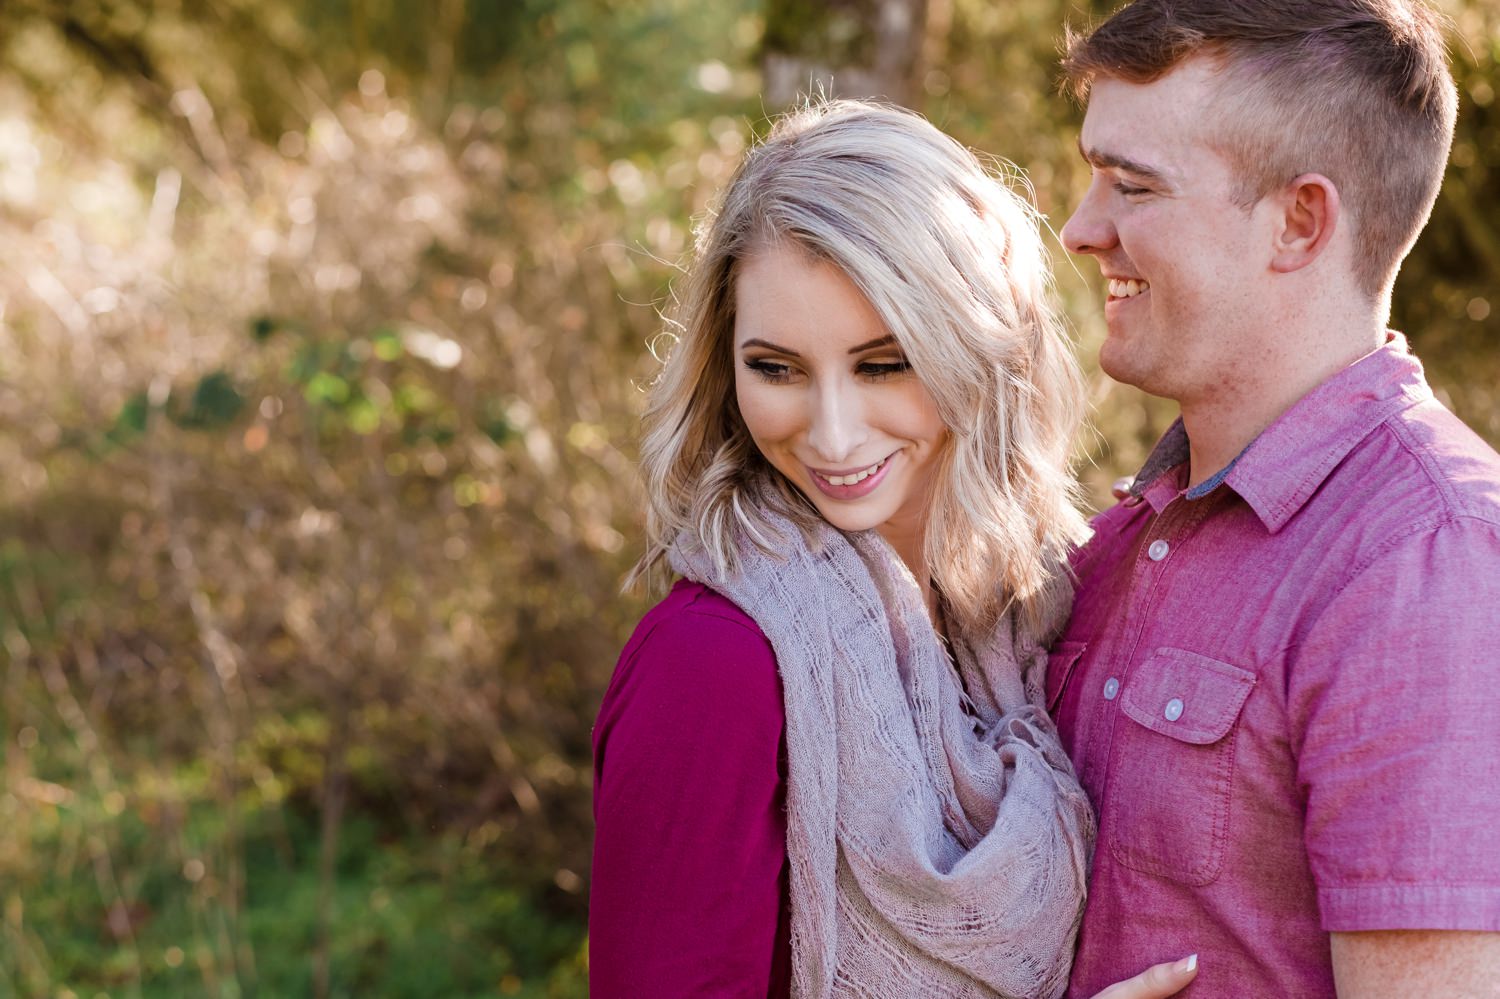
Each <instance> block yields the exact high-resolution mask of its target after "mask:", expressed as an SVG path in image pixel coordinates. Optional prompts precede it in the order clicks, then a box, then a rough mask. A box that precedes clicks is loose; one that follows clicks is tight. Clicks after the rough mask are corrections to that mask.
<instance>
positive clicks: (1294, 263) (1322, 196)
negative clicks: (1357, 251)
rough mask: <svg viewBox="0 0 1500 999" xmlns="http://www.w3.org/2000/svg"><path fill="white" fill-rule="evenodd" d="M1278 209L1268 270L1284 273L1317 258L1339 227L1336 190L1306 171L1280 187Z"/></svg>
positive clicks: (1323, 177)
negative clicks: (1278, 214)
mask: <svg viewBox="0 0 1500 999" xmlns="http://www.w3.org/2000/svg"><path fill="white" fill-rule="evenodd" d="M1277 201H1278V205H1279V208H1280V211H1281V215H1280V217H1279V218H1278V219H1277V222H1278V223H1279V224H1278V225H1277V226H1276V231H1275V241H1274V245H1273V246H1272V248H1271V251H1272V255H1271V269H1272V270H1274V271H1278V272H1280V273H1283V274H1286V273H1290V272H1291V271H1295V270H1300V269H1302V268H1303V267H1306V266H1307V265H1308V264H1310V263H1312V262H1313V261H1314V260H1316V259H1317V258H1318V255H1319V254H1321V253H1322V252H1323V251H1324V250H1326V249H1327V248H1328V244H1329V243H1330V242H1331V241H1332V240H1333V234H1334V232H1335V230H1337V229H1338V224H1339V216H1340V212H1341V207H1340V204H1339V189H1338V188H1337V187H1334V186H1333V181H1331V180H1329V179H1328V178H1327V177H1325V176H1323V175H1322V174H1320V173H1305V174H1303V175H1302V176H1300V177H1298V178H1296V179H1295V180H1293V181H1291V183H1289V184H1287V186H1286V187H1284V188H1282V189H1281V193H1280V197H1279V198H1278V199H1277Z"/></svg>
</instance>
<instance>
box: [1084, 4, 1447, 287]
mask: <svg viewBox="0 0 1500 999" xmlns="http://www.w3.org/2000/svg"><path fill="white" fill-rule="evenodd" d="M1194 56H1206V57H1209V58H1211V59H1214V60H1215V61H1217V62H1218V64H1219V67H1220V72H1221V74H1222V77H1221V79H1222V85H1221V87H1220V91H1219V94H1218V97H1217V99H1216V102H1215V111H1216V112H1217V113H1218V115H1219V119H1218V121H1216V122H1211V123H1207V125H1206V128H1205V139H1206V140H1207V141H1208V142H1209V143H1210V144H1211V145H1212V146H1213V147H1214V148H1216V149H1217V150H1218V151H1219V152H1220V153H1221V154H1223V155H1224V156H1225V157H1226V158H1227V159H1228V160H1229V162H1230V164H1231V165H1232V166H1233V167H1234V168H1235V170H1236V172H1237V173H1238V175H1239V178H1240V190H1239V192H1238V195H1237V197H1238V200H1240V201H1241V202H1242V203H1243V204H1244V205H1246V206H1249V205H1252V204H1254V203H1255V202H1256V201H1258V200H1260V199H1261V198H1262V197H1264V196H1265V195H1266V194H1268V193H1270V192H1271V191H1273V190H1275V189H1276V188H1278V187H1280V186H1281V185H1283V184H1286V183H1287V182H1288V181H1290V180H1292V179H1293V178H1294V177H1298V176H1300V175H1302V174H1304V173H1319V174H1322V175H1324V176H1326V177H1327V178H1328V179H1329V180H1331V181H1333V183H1334V185H1335V186H1336V187H1338V189H1339V193H1340V195H1341V200H1342V203H1343V206H1344V213H1345V218H1346V219H1347V220H1348V221H1349V222H1350V223H1351V227H1352V231H1353V232H1354V234H1355V237H1356V246H1357V250H1356V254H1357V256H1356V259H1355V277H1356V279H1357V280H1358V282H1359V285H1360V287H1361V288H1362V289H1363V290H1364V291H1365V292H1367V293H1368V294H1370V295H1371V296H1372V297H1378V296H1381V295H1383V294H1384V293H1385V292H1386V290H1387V289H1388V288H1389V287H1390V284H1391V282H1392V281H1394V279H1395V275H1396V270H1397V268H1398V267H1399V266H1400V264H1401V260H1402V258H1404V257H1405V256H1406V253H1407V251H1408V250H1410V249H1411V246H1412V244H1413V243H1414V242H1416V239H1417V234H1418V233H1419V232H1421V231H1422V227H1423V226H1424V225H1426V224H1427V217H1428V215H1429V214H1430V213H1431V212H1432V205H1433V202H1434V201H1435V200H1436V199H1437V192H1438V187H1439V185H1440V184H1441V183H1442V177H1443V168H1444V166H1445V165H1446V163H1447V160H1448V149H1449V147H1450V146H1451V145H1452V143H1453V124H1454V119H1455V117H1456V116H1457V106H1458V94H1457V90H1456V89H1455V87H1454V85H1453V77H1452V75H1451V74H1450V73H1449V70H1448V58H1447V49H1446V46H1445V44H1444V41H1443V19H1442V18H1441V16H1440V15H1438V14H1437V13H1435V12H1434V11H1433V10H1431V9H1430V8H1428V7H1427V6H1425V5H1424V4H1423V3H1421V2H1420V0H1136V2H1135V3H1131V4H1128V5H1126V6H1125V7H1122V8H1121V9H1120V10H1118V11H1116V12H1115V14H1114V15H1113V16H1111V17H1110V18H1109V19H1108V20H1106V21H1105V22H1104V23H1102V24H1100V25H1099V26H1098V27H1097V28H1096V29H1094V30H1093V31H1092V32H1091V33H1089V34H1087V35H1077V34H1074V33H1073V32H1071V31H1070V32H1069V35H1068V41H1067V54H1066V56H1065V57H1064V59H1063V73H1064V88H1065V89H1066V90H1067V91H1068V92H1070V93H1071V94H1072V95H1073V96H1074V97H1076V98H1078V99H1079V100H1080V101H1084V100H1087V97H1088V92H1089V87H1090V86H1091V84H1092V83H1093V82H1094V80H1096V79H1098V78H1100V77H1105V78H1110V77H1113V78H1116V79H1120V80H1125V81H1127V82H1131V83H1149V82H1151V81H1153V80H1156V79H1158V78H1160V77H1162V76H1165V75H1166V74H1167V73H1169V72H1171V70H1172V69H1173V68H1174V67H1176V66H1177V65H1178V64H1179V63H1181V62H1182V61H1183V60H1184V59H1188V58H1191V57H1194Z"/></svg>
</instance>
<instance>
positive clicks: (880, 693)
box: [671, 515, 1094, 999]
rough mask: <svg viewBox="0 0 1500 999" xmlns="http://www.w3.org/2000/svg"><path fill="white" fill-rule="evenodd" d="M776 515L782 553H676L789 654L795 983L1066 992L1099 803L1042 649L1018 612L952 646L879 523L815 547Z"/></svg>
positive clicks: (684, 569)
mask: <svg viewBox="0 0 1500 999" xmlns="http://www.w3.org/2000/svg"><path fill="white" fill-rule="evenodd" d="M766 519H767V521H769V522H770V523H771V524H773V525H774V526H775V527H776V528H777V530H778V532H779V534H780V535H781V537H780V539H779V540H778V543H777V550H778V555H777V556H768V555H766V554H764V553H763V552H761V551H760V550H759V549H757V548H755V547H754V546H752V545H750V544H748V543H745V544H742V545H741V568H740V571H739V572H738V573H737V574H735V575H733V576H731V577H730V578H724V577H723V576H721V575H720V574H719V573H717V572H716V571H715V570H714V568H713V560H712V559H711V558H709V557H708V555H707V553H706V552H705V551H704V550H703V549H702V547H701V546H698V545H697V544H695V543H693V542H691V541H689V540H686V539H683V540H679V542H678V544H677V545H676V546H675V547H674V549H673V550H672V552H671V564H672V567H673V568H674V569H675V570H676V571H677V572H679V573H680V574H682V575H683V576H686V577H687V578H688V579H691V580H695V581H697V582H699V583H702V584H703V585H704V586H707V587H709V588H711V589H713V590H716V591H717V592H719V593H722V594H723V595H724V596H726V597H728V598H729V599H730V600H732V601H734V603H735V604H737V605H738V606H739V607H740V608H741V609H742V610H744V611H745V613H747V614H749V615H750V617H752V618H753V619H754V620H755V623H756V624H757V625H759V626H760V629H761V631H763V632H764V633H765V635H766V637H767V638H768V639H769V640H770V642H771V647H772V648H773V649H774V650H775V653H776V662H777V667H778V669H779V671H780V673H781V679H782V684H783V688H784V691H785V699H786V744H787V761H788V775H787V857H788V861H789V863H790V873H791V878H790V881H791V922H792V926H791V930H792V965H793V973H792V988H793V994H794V995H796V996H798V997H799V999H803V997H817V999H823V997H827V996H835V995H864V996H878V997H880V999H901V997H908V996H909V997H913V999H936V997H946V996H954V997H957V996H975V997H978V996H984V997H994V996H1006V997H1024V999H1036V997H1047V999H1050V997H1055V996H1059V995H1061V994H1062V992H1063V990H1064V988H1065V987H1066V985H1067V980H1068V969H1069V965H1070V963H1071V961H1072V954H1073V940H1074V935H1075V933H1076V932H1077V928H1078V922H1079V919H1080V917H1081V915H1082V908H1083V898H1084V888H1085V885H1086V883H1087V880H1088V864H1089V858H1090V856H1091V851H1092V848H1093V836H1094V819H1093V814H1092V812H1091V811H1090V809H1089V805H1088V801H1087V799H1086V798H1085V796H1084V794H1083V791H1082V789H1081V788H1080V787H1079V786H1078V783H1077V780H1076V779H1075V777H1074V775H1073V769H1072V767H1071V766H1070V765H1069V763H1068V759H1067V756H1066V755H1065V754H1064V753H1063V751H1062V747H1061V745H1060V744H1059V742H1058V738H1057V734H1056V731H1055V729H1054V728H1053V725H1052V722H1051V721H1050V720H1049V719H1048V717H1047V715H1046V713H1045V712H1044V710H1043V704H1042V701H1043V694H1042V684H1043V676H1044V673H1045V670H1046V659H1047V657H1046V650H1045V648H1043V647H1042V645H1041V643H1040V642H1039V641H1038V640H1037V638H1036V637H1035V636H1032V635H1027V634H1022V632H1021V629H1020V628H1019V627H1017V626H1016V624H1015V622H1014V621H1013V620H1012V619H1011V618H1009V617H1007V618H1006V620H1004V621H1003V622H1002V623H1001V625H1000V627H999V628H997V629H996V630H995V631H994V632H993V633H991V634H988V635H982V636H957V635H955V636H951V637H952V639H953V641H952V643H951V645H952V648H953V652H954V659H953V661H952V662H951V663H950V661H949V659H948V656H947V655H946V654H945V652H944V649H943V646H942V640H941V639H940V638H939V637H938V635H937V633H936V632H935V631H934V629H933V627H932V624H931V622H930V620H929V619H928V616H927V611H926V608H925V606H924V603H923V598H922V593H921V590H920V588H919V587H918V586H917V583H916V581H915V580H914V579H913V578H912V575H911V573H910V572H908V571H907V569H906V567H905V565H904V564H903V563H902V562H901V560H900V559H899V558H898V557H897V556H896V554H895V552H894V551H893V550H892V549H891V548H890V546H889V545H888V544H887V543H886V542H885V541H884V540H883V539H881V538H880V536H879V535H877V534H875V533H874V532H865V533H860V534H844V533H842V532H840V531H837V530H835V529H833V528H832V527H829V526H827V525H821V526H820V528H819V530H818V532H817V537H816V538H814V539H813V543H812V544H811V545H809V544H808V543H806V542H805V541H804V538H803V535H802V534H801V532H800V531H799V530H798V529H797V528H795V527H794V526H792V525H791V524H790V522H788V521H786V520H784V519H781V518H779V517H777V516H774V515H767V518H766ZM955 664H956V666H957V672H955V668H954V666H955ZM959 674H961V675H962V677H963V681H962V684H963V685H962V686H961V685H960V681H959ZM965 687H966V688H967V693H966V692H965V689H964V688H965ZM966 706H967V710H965V707H966Z"/></svg>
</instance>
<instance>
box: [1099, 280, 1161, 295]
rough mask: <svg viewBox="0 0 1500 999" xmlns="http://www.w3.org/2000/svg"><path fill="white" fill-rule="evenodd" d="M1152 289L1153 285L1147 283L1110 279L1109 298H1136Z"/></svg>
mask: <svg viewBox="0 0 1500 999" xmlns="http://www.w3.org/2000/svg"><path fill="white" fill-rule="evenodd" d="M1150 287H1151V285H1149V284H1148V283H1146V282H1145V281H1121V280H1119V279H1118V278H1110V279H1109V297H1110V298H1134V297H1135V296H1137V295H1139V294H1140V293H1141V292H1143V291H1145V290H1146V289H1147V288H1150Z"/></svg>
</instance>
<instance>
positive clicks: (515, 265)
mask: <svg viewBox="0 0 1500 999" xmlns="http://www.w3.org/2000/svg"><path fill="white" fill-rule="evenodd" d="M938 6H940V7H941V10H942V12H943V17H945V18H946V19H947V23H946V25H945V26H943V29H942V31H941V32H940V33H939V34H938V36H937V40H938V41H939V42H940V43H941V44H940V46H939V49H940V51H938V52H937V53H936V55H937V57H936V58H935V59H934V60H933V61H932V62H931V66H932V68H931V69H930V70H929V71H928V73H927V76H926V79H925V81H924V89H925V93H926V98H925V105H924V110H926V111H927V112H928V113H929V114H930V115H931V116H932V117H933V118H934V119H935V120H936V121H937V122H938V123H939V124H940V125H942V126H943V127H945V128H947V129H948V130H950V131H951V132H953V133H954V134H955V135H957V136H958V137H959V138H961V139H962V140H964V141H965V142H968V143H971V144H973V145H975V146H977V147H979V148H982V149H986V150H990V151H992V152H994V153H996V154H1001V155H1003V156H1005V157H1008V158H1009V159H1011V160H1013V161H1014V162H1016V163H1018V164H1020V165H1021V166H1023V167H1024V168H1025V169H1026V170H1027V171H1028V173H1029V175H1030V178H1031V182H1032V183H1033V185H1034V187H1035V194H1036V198H1037V200H1038V203H1039V204H1040V205H1041V207H1042V209H1043V211H1044V212H1046V213H1047V214H1048V215H1049V216H1050V217H1051V218H1052V220H1053V221H1054V224H1060V222H1061V220H1062V219H1063V218H1065V217H1066V212H1067V208H1068V205H1069V204H1071V202H1072V200H1073V199H1074V198H1075V197H1077V195H1078V194H1079V192H1080V191H1081V190H1082V187H1083V184H1084V179H1085V178H1084V170H1083V167H1082V165H1081V164H1080V163H1079V162H1078V160H1077V156H1076V152H1075V150H1074V138H1075V136H1076V128H1077V124H1078V121H1079V118H1080V114H1079V111H1078V109H1076V108H1073V107H1071V106H1069V105H1068V104H1067V103H1066V102H1065V101H1063V100H1062V99H1061V98H1059V97H1057V96H1055V94H1054V93H1053V77H1054V69H1053V62H1054V58H1055V52H1056V46H1057V40H1058V36H1059V35H1060V31H1061V24H1062V23H1063V20H1064V19H1065V18H1066V17H1073V18H1075V19H1077V18H1080V17H1083V16H1086V14H1087V13H1089V11H1087V10H1083V9H1080V8H1078V7H1077V6H1076V5H1074V6H1072V7H1070V6H1069V5H1066V4H1062V3H1059V2H1056V0H1017V2H1013V3H1006V4H996V3H992V2H988V0H951V2H950V3H948V4H944V5H935V7H938ZM1103 6H1104V5H1103V4H1095V5H1094V9H1095V12H1097V11H1098V10H1100V9H1102V7H1103ZM1450 9H1451V11H1452V12H1453V14H1454V16H1455V19H1456V24H1457V27H1458V37H1459V38H1460V39H1461V41H1460V43H1459V44H1457V45H1456V47H1455V57H1456V60H1455V65H1456V70H1457V74H1458V76H1459V78H1460V84H1461V89H1462V92H1463V120H1462V122H1461V134H1460V137H1459V142H1458V146H1457V148H1456V150H1455V155H1454V161H1453V169H1452V171H1451V172H1450V177H1449V181H1448V187H1447V193H1446V194H1445V196H1444V198H1443V200H1442V202H1441V203H1440V204H1439V207H1438V211H1437V214H1436V216H1435V219H1434V223H1433V225H1432V226H1431V227H1430V228H1429V230H1428V233H1427V235H1426V236H1424V238H1423V240H1422V242H1421V244H1419V247H1418V249H1417V251H1416V253H1415V254H1414V256H1413V258H1412V260H1411V261H1410V263H1409V264H1408V267H1407V269H1406V270H1405V272H1404V273H1403V277H1402V281H1401V284H1400V287H1399V289H1398V300H1397V316H1396V319H1395V325H1397V326H1398V328H1403V329H1406V330H1407V331H1408V332H1409V333H1410V334H1411V336H1412V339H1413V342H1414V344H1415V345H1416V348H1417V350H1418V351H1419V353H1421V354H1422V356H1423V357H1424V358H1425V359H1426V360H1427V361H1428V363H1429V367H1430V369H1431V370H1432V372H1433V375H1434V380H1435V382H1436V383H1437V384H1438V386H1439V387H1440V390H1441V391H1442V392H1443V394H1444V396H1445V398H1447V399H1448V400H1449V401H1450V402H1451V404H1452V405H1453V406H1454V408H1456V409H1457V410H1458V411H1459V412H1460V414H1461V415H1463V416H1464V417H1465V418H1466V419H1468V420H1469V421H1470V422H1471V423H1472V424H1473V425H1474V426H1476V427H1477V428H1478V429H1479V430H1480V431H1481V432H1482V433H1483V434H1485V435H1486V436H1487V437H1488V438H1489V439H1490V440H1491V441H1496V440H1500V396H1497V392H1496V386H1497V385H1500V360H1497V357H1500V354H1497V351H1496V350H1495V345H1494V336H1495V333H1496V332H1497V330H1500V317H1497V316H1496V315H1495V314H1494V312H1493V308H1492V306H1494V305H1497V304H1500V303H1496V302H1495V301H1494V298H1495V295H1496V292H1495V289H1496V288H1497V287H1500V190H1497V183H1500V181H1497V178H1496V173H1495V171H1494V164H1495V162H1496V159H1497V155H1496V154H1497V152H1500V137H1497V134H1496V132H1497V127H1500V126H1497V121H1496V117H1495V113H1494V87H1495V86H1496V85H1497V84H1496V80H1497V74H1496V61H1497V59H1500V2H1497V0H1469V2H1466V3H1461V4H1460V3H1454V4H1452V5H1451V7H1450ZM762 30H763V8H762V5H761V4H760V3H758V2H754V0H726V2H724V3H720V4H713V5H704V4H697V3H692V2H690V0H629V2H607V0H436V2H431V3H417V2H415V0H318V2H313V3H301V4H292V3H289V2H284V0H264V2H253V3H252V2H249V0H169V2H162V3H142V2H130V0H80V2H76V3H61V2H47V0H33V2H27V3H22V4H19V5H9V6H6V7H4V8H0V48H3V51H4V57H5V59H4V66H5V69H4V70H3V71H0V206H3V211H0V426H3V427H4V428H5V432H4V433H3V434H0V738H3V744H0V747H3V748H0V760H3V764H0V765H3V768H4V784H3V786H0V999H4V997H9V996H28V997H29V996H79V997H92V996H96V995H108V996H162V997H166V996H189V995H192V996H197V995H213V996H247V995H257V994H258V995H265V996H282V995H305V994H311V995H327V996H333V995H351V996H352V995H360V996H364V995H386V996H418V995H422V996H431V995H441V996H467V995H529V996H578V995H582V994H584V991H585V988H586V986H585V975H586V958H585V956H584V941H583V933H584V925H585V916H586V897H587V877H588V864H589V841H590V813H589V785H590V779H591V778H590V766H589V730H590V723H591V720H592V717H593V712H594V710H595V708H596V706H597V704H598V700H599V697H600V695H601V693H602V690H603V686H604V684H605V683H606V682H607V679H608V676H609V673H610V671H611V669H612V667H613V663H614V657H615V655H616V653H617V651H618V649H619V647H620V645H621V644H622V643H623V640H624V638H625V636H626V635H627V634H628V632H629V629H630V627H631V626H632V625H633V623H634V621H635V619H636V618H637V617H638V616H639V614H640V613H641V611H642V610H643V608H644V598H643V597H641V596H624V597H622V596H621V595H620V594H619V592H618V587H619V582H620V580H621V578H622V576H623V574H624V572H625V570H626V568H627V567H628V566H629V564H630V563H631V562H632V561H633V559H634V556H635V554H636V552H637V551H638V538H639V529H640V524H639V517H640V499H639V496H638V494H637V493H636V491H635V490H636V487H635V485H634V469H633V460H632V455H633V447H634V445H633V440H634V433H635V421H636V414H637V413H638V411H639V405H640V399H641V393H640V386H642V385H643V384H645V382H646V381H648V380H649V378H650V377H651V373H652V370H653V368H652V361H651V359H650V356H649V354H648V352H647V350H646V346H645V345H646V343H647V342H648V341H649V340H650V339H651V338H652V336H653V335H654V334H655V333H656V332H657V331H658V330H659V328H660V319H659V310H660V309H662V308H664V307H665V306H666V305H667V304H668V300H669V296H670V282H671V280H672V278H673V276H674V275H675V274H676V273H677V267H678V266H679V265H680V264H681V263H682V262H683V261H684V260H685V259H686V255H687V253H688V252H689V250H690V247H691V226H692V222H693V219H694V218H695V217H697V216H699V215H701V213H702V212H703V210H704V208H705V206H706V205H707V204H708V200H709V198H710V197H711V195H712V193H713V192H714V191H715V190H716V189H717V188H718V187H719V186H720V185H721V184H722V183H723V182H724V181H725V180H726V179H727V177H728V175H729V172H730V171H731V170H732V169H733V166H734V164H735V162H736V161H737V159H738V157H739V155H740V153H741V152H742V151H743V149H744V148H745V146H746V144H747V143H748V142H750V141H753V136H754V134H755V133H756V132H757V131H760V130H763V128H764V127H765V116H766V114H767V113H768V112H771V111H774V110H775V109H772V108H766V107H764V106H763V105H762V103H761V100H760V98H759V97H758V90H759V78H758V73H757V65H756V60H757V56H758V52H759V46H760V44H761V41H762ZM1056 264H1057V282H1058V288H1059V292H1060V294H1061V296H1062V298H1063V300H1064V303H1065V305H1066V307H1067V309H1068V311H1069V313H1070V315H1071V316H1072V317H1073V318H1074V321H1075V324H1076V327H1077V330H1078V333H1079V338H1080V341H1081V349H1082V350H1083V352H1084V354H1085V356H1088V355H1090V354H1091V352H1092V347H1093V345H1094V344H1096V343H1097V340H1098V338H1099V337H1100V335H1101V333H1102V326H1101V319H1100V315H1099V308H1098V304H1099V296H1098V291H1097V284H1096V277H1095V275H1094V268H1092V266H1084V267H1081V268H1079V267H1075V266H1074V265H1073V264H1071V263H1070V262H1069V261H1067V260H1066V258H1065V257H1064V256H1063V255H1062V254H1061V253H1058V255H1057V259H1056ZM1095 388H1096V406H1097V420H1096V423H1097V430H1098V432H1097V434H1095V435H1094V436H1093V437H1092V438H1091V441H1090V444H1089V447H1088V449H1087V454H1085V455H1084V458H1085V459H1086V461H1085V462H1084V463H1083V465H1082V466H1081V469H1080V471H1081V474H1082V475H1083V476H1084V478H1085V480H1086V482H1087V483H1088V485H1089V487H1090V491H1091V495H1092V496H1093V497H1094V498H1095V499H1096V500H1102V499H1103V498H1104V497H1105V496H1107V492H1106V489H1107V484H1108V482H1109V481H1110V479H1111V478H1112V477H1113V476H1115V475H1117V474H1123V473H1125V472H1128V471H1130V470H1131V469H1132V468H1133V467H1134V465H1135V464H1136V463H1138V462H1139V460H1140V459H1141V457H1142V456H1143V455H1144V451H1145V449H1146V447H1148V446H1149V444H1150V442H1151V441H1152V440H1153V439H1154V437H1155V435H1156V434H1157V433H1159V432H1160V430H1161V429H1162V428H1163V426H1164V425H1165V422H1166V421H1167V420H1168V419H1169V418H1170V416H1171V413H1170V411H1169V409H1167V408H1166V407H1164V406H1162V405H1160V404H1157V403H1154V402H1152V401H1150V400H1146V399H1144V398H1142V397H1141V396H1139V395H1138V394H1135V393H1132V392H1129V391H1125V390H1120V389H1118V388H1113V387H1111V386H1109V385H1108V383H1107V382H1106V381H1105V380H1104V379H1102V378H1096V379H1095Z"/></svg>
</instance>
